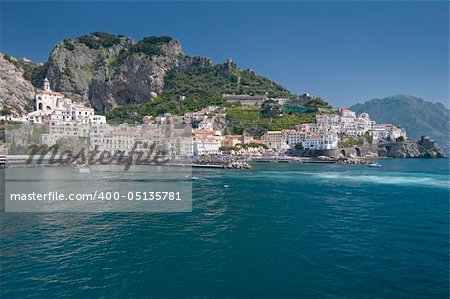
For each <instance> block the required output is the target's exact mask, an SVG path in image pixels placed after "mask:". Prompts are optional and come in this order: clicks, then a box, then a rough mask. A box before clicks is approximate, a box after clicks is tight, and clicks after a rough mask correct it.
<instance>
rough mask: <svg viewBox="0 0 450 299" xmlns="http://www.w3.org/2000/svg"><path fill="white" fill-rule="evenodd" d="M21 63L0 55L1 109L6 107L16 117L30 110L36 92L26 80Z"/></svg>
mask: <svg viewBox="0 0 450 299" xmlns="http://www.w3.org/2000/svg"><path fill="white" fill-rule="evenodd" d="M21 63H23V62H20V61H19V60H18V59H15V58H13V57H10V56H5V55H4V54H1V53H0V109H1V108H3V107H4V106H6V107H8V108H9V109H10V110H11V112H12V114H13V115H15V116H17V115H20V114H22V113H25V112H26V111H25V110H26V108H30V105H31V104H32V99H33V98H34V90H35V88H34V87H33V85H32V84H31V83H30V82H29V81H28V80H26V79H24V69H23V68H22V67H21Z"/></svg>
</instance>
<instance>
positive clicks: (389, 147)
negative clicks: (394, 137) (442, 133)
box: [378, 136, 446, 158]
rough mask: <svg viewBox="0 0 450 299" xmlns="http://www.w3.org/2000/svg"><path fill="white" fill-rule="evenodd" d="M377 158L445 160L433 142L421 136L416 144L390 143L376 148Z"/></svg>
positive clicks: (440, 150) (442, 153)
mask: <svg viewBox="0 0 450 299" xmlns="http://www.w3.org/2000/svg"><path fill="white" fill-rule="evenodd" d="M378 156H380V157H389V158H445V157H446V156H445V154H444V152H443V151H442V149H441V148H440V147H439V146H438V145H437V143H436V142H435V141H434V140H431V139H429V138H428V137H427V136H422V137H421V139H420V140H419V141H417V142H392V143H387V144H380V145H379V146H378Z"/></svg>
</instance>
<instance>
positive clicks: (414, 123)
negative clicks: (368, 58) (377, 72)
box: [350, 95, 450, 151]
mask: <svg viewBox="0 0 450 299" xmlns="http://www.w3.org/2000/svg"><path fill="white" fill-rule="evenodd" d="M350 109H351V110H353V111H355V112H356V113H361V112H367V113H369V115H370V117H371V118H372V119H374V120H375V121H377V122H378V123H392V124H395V125H398V126H400V127H403V128H405V129H406V132H407V134H408V136H409V138H410V139H412V140H418V139H420V136H422V135H428V136H429V137H430V138H432V139H435V140H436V141H437V142H438V144H439V145H440V146H442V147H443V148H444V149H445V150H446V151H448V149H449V136H450V129H449V114H450V111H449V109H447V108H446V107H445V106H444V105H443V104H441V103H431V102H428V101H425V100H423V99H421V98H418V97H414V96H409V95H395V96H390V97H386V98H383V99H372V100H370V101H367V102H365V103H363V104H360V103H358V104H356V105H354V106H352V107H350Z"/></svg>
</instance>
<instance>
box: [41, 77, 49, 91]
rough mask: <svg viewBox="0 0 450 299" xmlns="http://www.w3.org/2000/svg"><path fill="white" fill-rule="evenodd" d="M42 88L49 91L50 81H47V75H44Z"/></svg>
mask: <svg viewBox="0 0 450 299" xmlns="http://www.w3.org/2000/svg"><path fill="white" fill-rule="evenodd" d="M42 89H43V90H45V91H50V81H48V78H47V77H45V79H44V85H43V86H42Z"/></svg>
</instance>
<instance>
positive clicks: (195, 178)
mask: <svg viewBox="0 0 450 299" xmlns="http://www.w3.org/2000/svg"><path fill="white" fill-rule="evenodd" d="M185 178H186V179H188V180H198V177H196V176H189V175H187V176H185Z"/></svg>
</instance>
